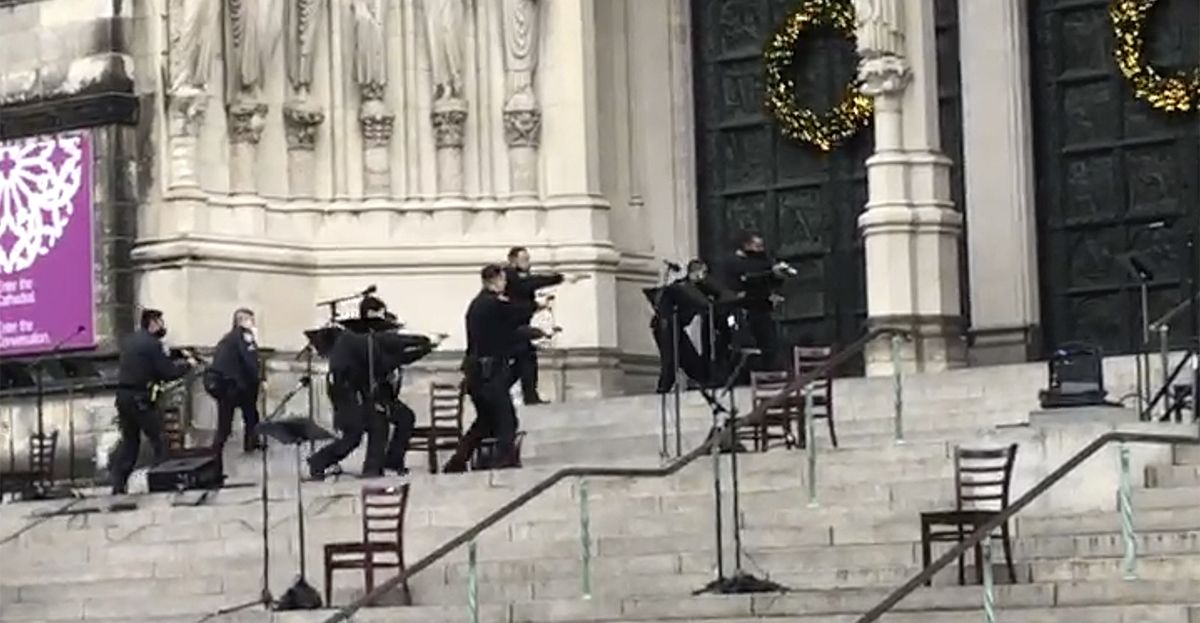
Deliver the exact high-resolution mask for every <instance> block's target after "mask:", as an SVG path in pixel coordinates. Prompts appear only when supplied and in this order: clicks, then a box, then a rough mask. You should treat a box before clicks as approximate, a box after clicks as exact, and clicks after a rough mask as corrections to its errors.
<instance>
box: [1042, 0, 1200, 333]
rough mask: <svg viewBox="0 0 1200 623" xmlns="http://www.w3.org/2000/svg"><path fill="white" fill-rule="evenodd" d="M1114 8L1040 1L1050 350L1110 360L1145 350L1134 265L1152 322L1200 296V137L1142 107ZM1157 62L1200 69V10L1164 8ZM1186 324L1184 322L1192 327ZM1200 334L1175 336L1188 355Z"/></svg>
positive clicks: (1189, 329)
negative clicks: (1083, 345)
mask: <svg viewBox="0 0 1200 623" xmlns="http://www.w3.org/2000/svg"><path fill="white" fill-rule="evenodd" d="M1108 5H1109V3H1107V2H1086V3H1081V2H1077V1H1074V0H1035V1H1034V2H1033V5H1032V9H1031V10H1032V36H1031V42H1032V43H1031V47H1032V51H1031V52H1032V54H1031V64H1032V72H1031V74H1032V80H1033V84H1032V85H1031V88H1032V89H1033V98H1032V99H1033V104H1034V111H1035V150H1036V151H1035V157H1036V174H1037V178H1038V179H1037V189H1038V194H1037V202H1038V205H1037V214H1038V237H1039V245H1040V247H1041V251H1040V256H1041V258H1042V259H1041V262H1040V265H1041V284H1042V316H1043V326H1044V331H1045V336H1044V337H1045V346H1046V348H1047V350H1051V349H1053V348H1055V347H1057V346H1059V345H1061V344H1064V343H1067V342H1074V341H1084V342H1091V343H1094V344H1097V345H1099V346H1101V347H1102V348H1104V350H1105V352H1106V353H1120V352H1131V351H1132V350H1133V349H1135V348H1136V347H1137V346H1138V345H1139V343H1140V342H1141V337H1142V335H1141V334H1142V329H1141V325H1142V322H1143V319H1142V312H1141V296H1140V288H1139V284H1138V282H1137V280H1136V279H1135V277H1134V275H1133V274H1131V273H1132V271H1131V270H1130V266H1129V262H1128V260H1127V258H1129V257H1130V254H1133V255H1134V256H1136V258H1137V259H1138V260H1139V261H1140V262H1142V263H1143V264H1144V265H1146V266H1147V267H1148V268H1150V270H1151V272H1152V273H1153V278H1152V279H1151V281H1150V297H1149V298H1150V313H1149V316H1150V318H1151V320H1153V319H1155V318H1157V317H1158V316H1160V315H1162V314H1163V313H1165V312H1166V311H1167V310H1169V309H1170V308H1171V307H1173V306H1174V305H1175V304H1177V303H1178V302H1180V301H1182V300H1184V299H1186V298H1187V297H1188V296H1190V295H1191V292H1192V291H1193V289H1194V287H1195V285H1194V284H1195V282H1196V280H1197V269H1196V258H1195V255H1194V253H1193V250H1192V249H1191V246H1190V245H1191V244H1192V241H1194V240H1195V238H1196V231H1197V219H1198V216H1200V180H1197V177H1198V176H1197V175H1196V171H1197V167H1198V166H1200V124H1197V123H1196V122H1195V119H1194V117H1192V118H1191V119H1184V118H1181V117H1173V116H1170V115H1164V114H1163V113H1160V112H1156V111H1153V110H1152V109H1150V107H1149V106H1147V105H1145V104H1143V103H1141V102H1139V101H1137V100H1135V99H1133V97H1132V96H1131V94H1130V91H1129V87H1128V85H1127V84H1126V83H1125V81H1124V79H1123V78H1121V76H1120V74H1119V73H1118V72H1117V69H1116V67H1115V64H1114V61H1113V58H1112V34H1111V26H1110V23H1109V19H1108V13H1107V11H1108ZM1150 19H1151V26H1150V28H1149V30H1148V32H1149V33H1152V34H1151V36H1150V37H1149V39H1148V41H1147V49H1148V51H1149V60H1150V61H1151V62H1153V63H1154V64H1155V65H1156V66H1158V67H1160V68H1161V69H1163V70H1167V71H1170V70H1174V69H1181V68H1185V67H1194V66H1196V65H1197V64H1200V43H1198V42H1200V5H1197V4H1196V3H1194V2H1159V3H1157V5H1156V6H1155V8H1154V10H1153V11H1152V12H1151V14H1150ZM1194 316H1195V315H1194V314H1188V315H1186V317H1194ZM1195 335H1196V327H1195V323H1194V322H1192V321H1183V322H1179V323H1177V324H1176V325H1173V326H1172V331H1171V336H1172V338H1173V341H1175V342H1176V343H1180V344H1181V343H1183V342H1184V341H1185V340H1187V339H1189V338H1191V337H1193V336H1195Z"/></svg>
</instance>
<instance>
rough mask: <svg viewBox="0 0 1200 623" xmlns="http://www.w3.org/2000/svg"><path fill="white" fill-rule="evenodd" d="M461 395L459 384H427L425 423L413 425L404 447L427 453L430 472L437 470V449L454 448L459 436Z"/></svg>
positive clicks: (459, 438)
mask: <svg viewBox="0 0 1200 623" xmlns="http://www.w3.org/2000/svg"><path fill="white" fill-rule="evenodd" d="M464 394H465V392H464V390H463V386H462V384H461V383H433V384H432V385H430V386H429V426H416V427H413V435H412V441H411V442H409V444H408V449H409V451H414V450H415V451H421V452H425V453H427V454H428V457H429V473H431V474H436V473H437V471H438V452H439V451H441V450H454V449H455V448H457V447H458V442H459V440H461V439H462V436H463V396H464Z"/></svg>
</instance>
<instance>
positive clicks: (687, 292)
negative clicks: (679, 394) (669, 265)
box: [650, 260, 721, 394]
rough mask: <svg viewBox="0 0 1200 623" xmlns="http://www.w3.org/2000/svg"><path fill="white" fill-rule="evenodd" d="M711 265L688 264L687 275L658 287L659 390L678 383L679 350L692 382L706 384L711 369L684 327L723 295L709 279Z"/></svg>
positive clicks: (654, 324)
mask: <svg viewBox="0 0 1200 623" xmlns="http://www.w3.org/2000/svg"><path fill="white" fill-rule="evenodd" d="M707 276H708V266H707V265H706V264H705V263H704V262H702V261H700V260H692V261H690V262H688V265H687V276H686V277H683V278H680V279H677V280H675V281H674V282H672V283H671V284H670V285H668V286H666V287H664V288H662V289H655V290H657V291H656V292H655V294H656V296H655V310H654V318H653V319H652V320H651V321H650V328H651V329H652V330H653V332H654V343H655V345H656V346H658V360H659V366H660V367H659V372H658V389H657V391H658V393H660V394H665V393H667V392H669V391H671V388H672V386H673V385H674V384H675V369H676V365H675V353H674V350H675V348H676V345H678V349H679V366H678V367H680V368H682V369H683V372H684V374H686V375H687V376H688V378H690V379H692V380H693V381H695V382H697V383H700V384H702V385H707V384H708V383H709V381H710V380H711V379H710V378H709V369H708V365H707V363H706V362H705V361H704V359H702V358H701V357H700V353H698V352H697V351H696V346H695V344H693V343H692V338H691V337H689V336H688V334H687V331H685V329H686V328H687V326H688V325H690V324H691V323H692V321H693V320H694V319H695V318H696V316H701V315H707V314H708V313H709V310H710V309H712V305H714V304H716V303H717V301H718V300H719V299H720V297H721V292H720V290H719V289H718V288H716V287H715V286H714V285H713V284H711V283H710V282H708V281H707V280H706V278H707Z"/></svg>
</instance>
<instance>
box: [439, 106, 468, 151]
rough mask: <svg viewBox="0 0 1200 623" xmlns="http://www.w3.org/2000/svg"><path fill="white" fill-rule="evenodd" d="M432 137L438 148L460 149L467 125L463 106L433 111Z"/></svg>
mask: <svg viewBox="0 0 1200 623" xmlns="http://www.w3.org/2000/svg"><path fill="white" fill-rule="evenodd" d="M432 116H433V137H434V144H435V145H436V146H437V148H438V149H462V147H463V144H464V134H465V130H466V125H467V111H466V109H465V108H451V107H447V108H445V109H442V110H435V111H434V112H433V115H432Z"/></svg>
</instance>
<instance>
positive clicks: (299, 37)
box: [283, 0, 324, 93]
mask: <svg viewBox="0 0 1200 623" xmlns="http://www.w3.org/2000/svg"><path fill="white" fill-rule="evenodd" d="M283 6H284V23H285V24H286V37H285V39H284V46H285V48H286V50H285V52H286V54H287V75H288V81H289V82H291V83H292V88H293V89H295V90H297V91H300V92H301V93H307V92H308V91H309V90H310V89H311V88H312V80H313V52H314V50H315V48H316V41H317V37H316V33H317V26H318V25H319V24H320V21H321V11H322V9H323V6H324V0H284V5H283Z"/></svg>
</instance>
